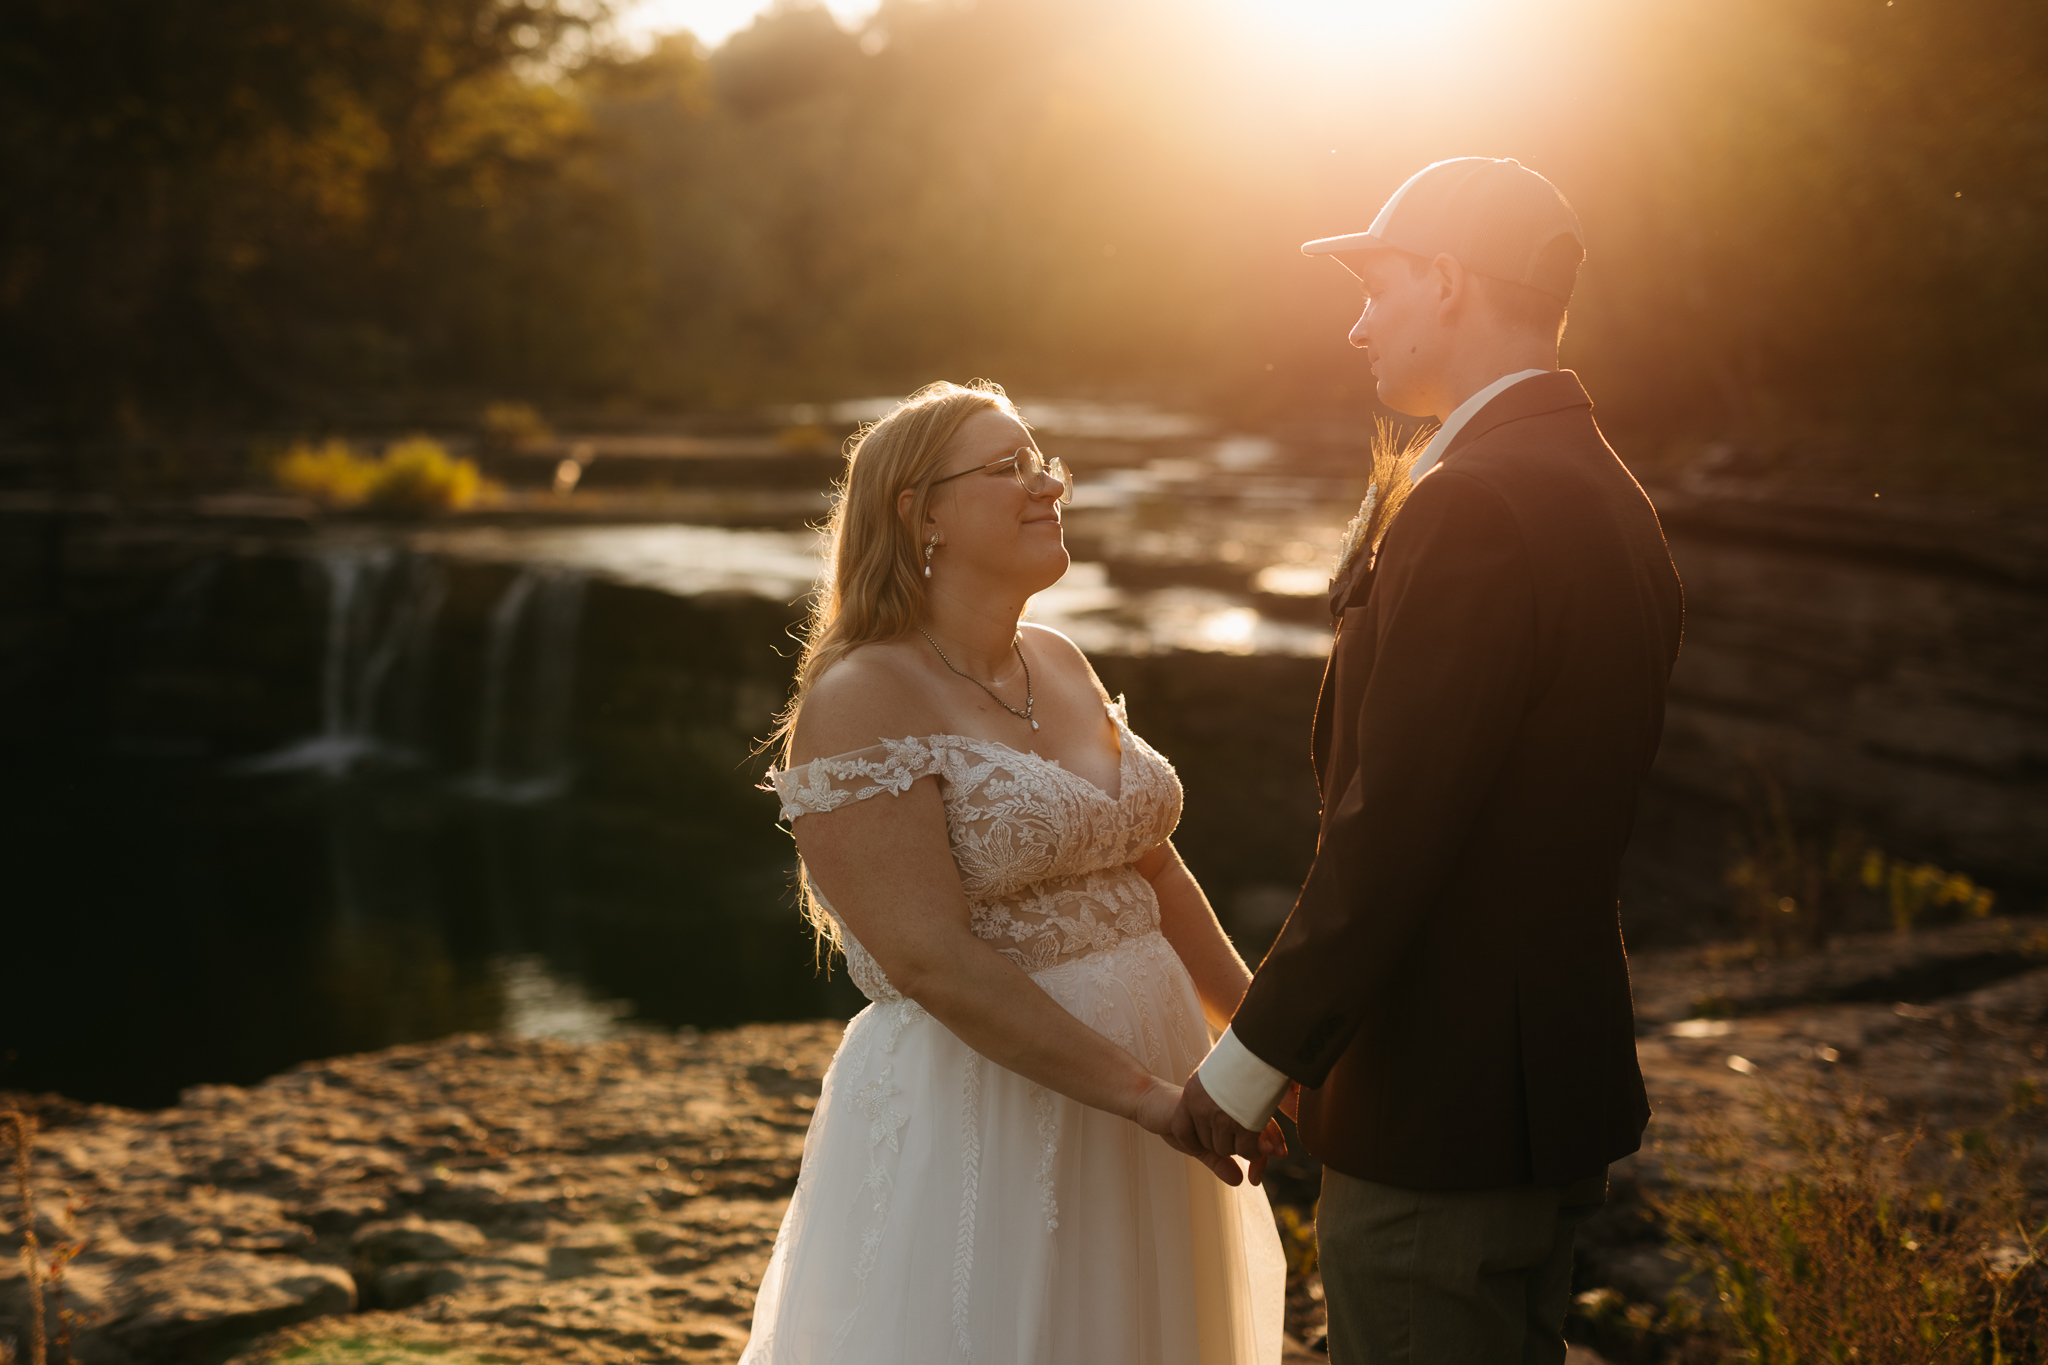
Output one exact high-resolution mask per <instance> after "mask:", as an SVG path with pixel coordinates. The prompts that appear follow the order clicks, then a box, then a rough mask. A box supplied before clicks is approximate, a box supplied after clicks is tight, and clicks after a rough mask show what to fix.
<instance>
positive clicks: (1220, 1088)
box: [1195, 370, 1556, 1133]
mask: <svg viewBox="0 0 2048 1365" xmlns="http://www.w3.org/2000/svg"><path fill="white" fill-rule="evenodd" d="M1555 373H1556V371H1555V370H1517V371H1515V372H1514V373H1513V374H1504V375H1502V376H1501V377H1500V378H1498V379H1496V380H1494V381H1493V382H1492V383H1491V384H1488V385H1487V386H1486V387H1485V388H1483V389H1481V390H1480V391H1479V392H1477V393H1475V394H1473V395H1472V396H1471V397H1470V398H1467V399H1466V400H1465V401H1464V402H1462V403H1460V404H1458V406H1457V407H1456V408H1455V409H1453V410H1452V412H1451V415H1450V416H1449V417H1446V418H1445V419H1444V424H1443V425H1442V426H1440V427H1438V428H1437V429H1436V434H1435V435H1434V436H1432V437H1430V438H1429V444H1428V445H1427V446H1424V447H1423V449H1422V454H1421V455H1420V456H1418V457H1417V458H1416V461H1415V463H1414V464H1412V465H1410V466H1409V468H1408V477H1409V478H1410V479H1411V480H1414V479H1420V478H1421V477H1422V476H1423V475H1424V474H1427V473H1428V472H1429V471H1430V470H1432V469H1434V468H1436V465H1437V461H1439V460H1441V459H1442V458H1443V455H1444V451H1445V450H1447V449H1449V447H1450V444H1451V442H1452V441H1453V440H1455V439H1456V438H1457V435H1458V433H1459V432H1460V431H1462V430H1464V428H1465V424H1466V423H1467V422H1469V421H1471V420H1472V419H1473V418H1474V417H1476V416H1477V415H1478V414H1479V410H1480V409H1481V408H1483V407H1485V406H1486V405H1487V404H1488V403H1491V402H1492V401H1493V400H1494V399H1496V398H1498V397H1499V396H1500V395H1501V394H1502V393H1504V392H1505V391H1506V390H1508V389H1510V388H1512V387H1513V386H1515V385H1516V384H1519V383H1521V382H1522V381H1523V380H1524V379H1533V378H1535V377H1536V376H1537V375H1539V374H1555ZM1195 1074H1196V1075H1198V1076H1200V1077H1201V1078H1202V1089H1204V1090H1206V1091H1208V1092H1209V1098H1210V1099H1212V1100H1215V1101H1216V1103H1217V1104H1218V1105H1219V1106H1220V1107H1221V1108H1222V1110H1223V1112H1224V1113H1226V1114H1228V1115H1230V1117H1232V1118H1234V1119H1236V1120H1237V1121H1238V1122H1239V1123H1241V1124H1243V1125H1244V1126H1245V1127H1247V1128H1249V1129H1251V1130H1252V1131H1253V1132H1255V1133H1256V1132H1257V1131H1259V1130H1260V1129H1261V1128H1264V1127H1265V1126H1266V1121H1267V1120H1268V1119H1270V1118H1272V1117H1273V1111H1274V1110H1275V1109H1277V1108H1278V1107H1279V1105H1280V1097H1281V1096H1282V1095H1285V1094H1286V1093H1287V1086H1288V1078H1287V1073H1286V1072H1284V1071H1282V1070H1280V1068H1278V1067H1276V1066H1273V1065H1272V1064H1270V1063H1269V1062H1267V1061H1266V1060H1265V1059H1264V1058H1262V1057H1260V1056H1259V1055H1258V1054H1257V1053H1256V1052H1253V1051H1252V1050H1251V1049H1250V1048H1248V1047H1246V1046H1245V1045H1244V1044H1243V1043H1241V1042H1239V1041H1238V1038H1237V1030H1235V1029H1230V1028H1227V1029H1225V1030H1223V1036H1222V1037H1221V1038H1218V1039H1217V1040H1216V1046H1214V1047H1212V1048H1210V1049H1209V1055H1208V1056H1207V1057H1206V1058H1204V1059H1203V1061H1202V1065H1201V1066H1200V1067H1199V1068H1198V1069H1197V1070H1196V1073H1195Z"/></svg>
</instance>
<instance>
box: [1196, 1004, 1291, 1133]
mask: <svg viewBox="0 0 2048 1365" xmlns="http://www.w3.org/2000/svg"><path fill="white" fill-rule="evenodd" d="M1195 1074H1196V1075H1198V1076H1200V1077H1201V1078H1202V1089H1204V1090H1206V1091H1208V1092H1209V1098H1210V1099H1212V1100H1214V1101H1216V1103H1217V1104H1218V1105H1219V1106H1220V1107H1221V1108H1222V1110H1223V1112H1224V1113H1226V1114H1228V1115H1230V1117H1232V1118H1234V1119H1236V1120H1237V1121H1238V1122H1239V1123H1241V1124H1243V1125H1244V1126H1245V1127H1246V1128H1249V1129H1251V1130H1252V1131H1253V1132H1254V1133H1256V1132H1258V1131H1259V1130H1260V1129H1262V1128H1264V1127H1265V1126H1266V1121H1267V1120H1268V1119H1270V1118H1272V1117H1273V1111H1274V1110H1275V1109H1278V1108H1279V1107H1280V1097H1281V1096H1283V1095H1285V1094H1286V1093H1287V1087H1288V1085H1289V1084H1290V1082H1289V1080H1288V1078H1287V1073H1286V1072H1284V1071H1282V1070H1280V1069H1279V1068H1277V1067H1273V1066H1269V1065H1267V1064H1266V1062H1265V1061H1264V1060H1262V1059H1261V1058H1260V1057H1259V1055H1258V1054H1257V1053H1255V1052H1253V1051H1252V1050H1251V1049H1250V1048H1248V1047H1246V1046H1245V1045H1244V1044H1243V1043H1241V1042H1239V1041H1238V1040H1237V1031H1236V1030H1235V1029H1225V1030H1223V1036H1222V1037H1221V1038H1218V1039H1217V1040H1216V1046H1214V1047H1212V1048H1210V1049H1209V1055H1208V1056H1207V1057H1206V1058H1204V1059H1203V1061H1202V1065H1201V1066H1200V1067H1199V1068H1197V1070H1196V1073H1195Z"/></svg>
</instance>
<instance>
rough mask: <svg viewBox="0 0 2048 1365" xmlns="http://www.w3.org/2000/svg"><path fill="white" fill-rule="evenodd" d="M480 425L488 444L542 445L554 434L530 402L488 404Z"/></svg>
mask: <svg viewBox="0 0 2048 1365" xmlns="http://www.w3.org/2000/svg"><path fill="white" fill-rule="evenodd" d="M481 425H482V427H483V434H484V442H485V444H487V445H491V446H498V447H515V446H528V445H540V444H542V443H543V442H546V441H548V440H550V439H552V438H553V436H554V434H555V430H554V428H553V427H551V426H549V425H548V423H547V419H546V418H544V417H542V416H541V415H540V413H539V412H538V411H536V410H535V409H534V406H533V404H531V403H487V404H485V405H484V411H483V417H482V420H481Z"/></svg>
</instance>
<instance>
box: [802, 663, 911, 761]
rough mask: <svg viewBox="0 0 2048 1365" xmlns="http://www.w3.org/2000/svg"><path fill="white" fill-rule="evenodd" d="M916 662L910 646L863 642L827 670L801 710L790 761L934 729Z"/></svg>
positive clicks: (842, 751) (847, 751)
mask: <svg viewBox="0 0 2048 1365" xmlns="http://www.w3.org/2000/svg"><path fill="white" fill-rule="evenodd" d="M914 662H915V659H914V656H913V655H912V654H911V652H910V651H909V650H908V649H906V648H903V647H901V646H899V645H897V644H893V643H883V644H872V645H863V646H861V647H860V648H859V649H856V650H854V651H853V652H852V653H851V654H848V655H847V656H846V657H845V658H843V659H841V660H839V662H837V663H835V664H833V665H832V667H830V668H828V669H826V670H825V672H824V674H823V676H821V677H820V678H819V679H818V680H817V681H816V682H815V683H813V684H811V690H810V694H809V695H808V696H806V697H805V698H804V703H803V706H802V707H801V708H799V710H798V711H797V717H796V729H795V732H794V735H793V739H794V743H793V744H792V745H791V753H790V761H791V762H792V763H808V762H810V761H811V760H812V759H817V758H832V757H835V756H837V755H839V754H846V753H852V752H854V751H855V750H857V749H866V748H869V747H871V746H873V745H875V744H878V743H880V742H881V741H882V740H884V739H904V738H909V737H914V736H919V735H923V734H926V733H929V732H930V730H931V729H932V723H931V722H932V718H931V711H930V708H929V706H927V705H926V704H925V702H924V699H923V697H924V689H923V686H922V681H923V680H922V677H921V676H920V675H919V673H918V672H917V671H916V669H915V667H914Z"/></svg>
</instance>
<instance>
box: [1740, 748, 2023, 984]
mask: <svg viewBox="0 0 2048 1365" xmlns="http://www.w3.org/2000/svg"><path fill="white" fill-rule="evenodd" d="M1738 796H1739V804H1740V806H1741V809H1742V824H1741V827H1740V829H1739V830H1738V831H1737V833H1736V836H1735V857H1734V861H1733V862H1732V863H1731V864H1730V866H1729V868H1728V873H1727V882H1728V885H1729V887H1730V888H1731V889H1732V890H1733V891H1734V892H1735V896H1736V917H1737V921H1738V923H1740V924H1741V926H1742V928H1743V930H1744V931H1745V932H1746V933H1747V934H1748V935H1749V940H1750V947H1751V948H1752V949H1753V950H1754V951H1755V952H1756V953H1757V954H1758V955H1760V956H1764V957H1777V956H1782V955H1785V954H1789V953H1798V952H1808V951H1811V950H1813V949H1815V948H1820V947H1823V946H1825V945H1826V943H1827V939H1828V936H1829V935H1830V934H1833V933H1836V932H1838V931H1840V930H1842V929H1845V928H1849V927H1853V926H1852V925H1851V924H1850V923H1849V921H1850V920H1851V919H1852V918H1853V919H1854V920H1856V921H1870V920H1872V919H1874V918H1876V917H1877V916H1879V915H1884V916H1887V917H1888V918H1889V919H1890V922H1891V925H1892V927H1893V928H1895V929H1897V930H1898V931H1899V932H1901V933H1904V932H1906V931H1908V930H1910V929H1912V928H1914V927H1915V926H1916V925H1918V924H1920V923H1921V922H1922V921H1923V920H1925V919H1928V918H1931V917H1932V915H1933V912H1939V911H1948V912H1950V914H1951V916H1952V917H1961V916H1968V917H1970V918H1973V919H1982V918H1984V917H1985V916H1987V915H1989V914H1990V913H1991V910H1992V907H1993V906H1994V905H1996V903H1997V896H1996V894H1995V893H1994V892H1992V891H1991V890H1990V889H1988V888H1986V887H1982V886H1979V885H1977V883H1976V882H1974V881H1972V880H1971V879H1970V878H1969V877H1968V876H1966V875H1964V874H1963V873H1960V872H1951V871H1947V870H1944V869H1942V868H1940V867H1937V866H1935V865H1934V864H1933V863H1926V862H1922V863H1910V862H1907V861H1906V860H1904V859H1901V858H1895V857H1892V856H1891V855H1889V854H1887V853H1886V852H1885V851H1884V850H1883V849H1880V848H1877V847H1876V846H1874V845H1872V844H1871V843H1869V842H1868V841H1867V840H1865V839H1864V838H1863V837H1862V836H1861V835H1859V834H1858V833H1856V831H1855V830H1853V829H1851V828H1850V827H1849V826H1847V825H1846V824H1842V823H1835V824H1833V825H1832V826H1828V825H1823V824H1821V823H1820V822H1818V821H1814V820H1811V819H1808V820H1801V819H1799V818H1797V817H1795V815H1794V813H1793V810H1792V805H1791V802H1790V801H1789V800H1788V798H1787V796H1786V793H1785V788H1784V785H1783V784H1782V783H1781V782H1779V780H1778V779H1777V777H1776V775H1775V774H1774V773H1773V772H1772V771H1771V770H1770V768H1769V767H1768V766H1767V765H1766V764H1765V763H1764V762H1763V761H1762V760H1760V759H1759V758H1757V757H1756V756H1754V755H1751V756H1750V757H1749V759H1748V772H1747V774H1746V775H1745V778H1744V781H1743V783H1742V786H1741V789H1740V791H1739V793H1738ZM1871 893H1875V895H1874V896H1873V895H1872V894H1871Z"/></svg>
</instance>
